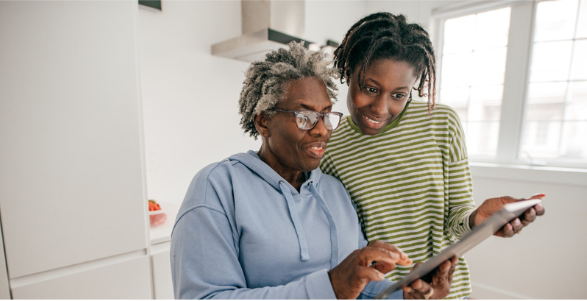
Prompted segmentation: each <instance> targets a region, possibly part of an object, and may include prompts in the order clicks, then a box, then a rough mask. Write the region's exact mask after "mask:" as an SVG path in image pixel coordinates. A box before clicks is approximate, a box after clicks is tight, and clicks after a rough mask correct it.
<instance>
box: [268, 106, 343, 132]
mask: <svg viewBox="0 0 587 301" xmlns="http://www.w3.org/2000/svg"><path fill="white" fill-rule="evenodd" d="M270 111H278V112H285V113H293V114H294V116H295V117H296V125H297V126H298V128H299V129H300V130H304V131H309V130H311V129H313V128H314V127H315V126H316V124H318V120H319V119H320V117H322V120H324V125H326V129H327V130H329V131H333V130H335V129H336V128H337V127H338V125H339V124H340V120H341V118H342V113H340V112H326V113H318V112H315V111H310V110H297V111H292V110H284V109H271V110H270Z"/></svg>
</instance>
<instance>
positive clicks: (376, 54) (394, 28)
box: [334, 12, 436, 112]
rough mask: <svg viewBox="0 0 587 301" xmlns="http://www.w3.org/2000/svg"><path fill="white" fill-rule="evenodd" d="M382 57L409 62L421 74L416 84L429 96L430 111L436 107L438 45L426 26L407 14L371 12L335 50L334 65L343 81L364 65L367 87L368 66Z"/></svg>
mask: <svg viewBox="0 0 587 301" xmlns="http://www.w3.org/2000/svg"><path fill="white" fill-rule="evenodd" d="M379 59H393V60H395V61H398V62H405V63H407V64H409V65H410V66H411V67H412V68H413V69H414V72H415V75H416V76H417V77H419V84H418V87H417V88H415V90H417V91H418V96H419V97H424V96H428V111H429V112H430V110H432V109H433V108H434V105H435V96H436V93H435V88H436V76H435V72H436V66H435V59H434V49H433V47H432V42H431V41H430V37H429V35H428V32H426V30H424V29H423V28H422V27H421V26H420V25H418V24H416V23H407V21H406V17H405V16H403V15H397V16H396V15H393V14H391V13H386V12H380V13H374V14H371V15H368V16H366V17H364V18H362V19H361V20H359V21H358V22H357V23H355V24H354V25H353V26H352V27H351V28H350V29H349V31H348V32H347V33H346V35H345V37H344V39H343V41H342V43H341V44H340V46H338V48H337V49H336V50H335V52H334V67H335V68H337V69H338V70H339V72H340V82H341V83H344V82H345V81H346V82H349V80H350V78H351V75H352V74H353V71H354V70H355V68H357V67H360V68H361V69H360V70H359V77H358V84H359V87H360V88H361V89H363V88H364V87H365V72H366V70H367V69H368V68H369V66H370V65H371V63H372V62H374V61H376V60H379ZM426 90H427V91H426Z"/></svg>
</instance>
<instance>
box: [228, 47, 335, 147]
mask: <svg viewBox="0 0 587 301" xmlns="http://www.w3.org/2000/svg"><path fill="white" fill-rule="evenodd" d="M302 45H303V43H299V44H298V43H295V42H291V43H289V45H288V46H289V50H287V49H278V50H276V51H272V52H270V53H268V54H267V55H266V58H265V60H264V61H256V62H253V63H252V64H251V66H250V67H249V69H248V70H247V72H246V73H245V80H244V82H243V89H242V90H241V94H240V99H239V101H238V104H239V113H240V114H241V115H242V117H241V121H240V124H241V125H242V127H243V129H244V130H245V133H249V134H250V136H252V137H253V138H255V139H257V137H258V136H259V132H258V131H257V129H256V128H255V122H254V118H255V115H257V114H259V113H261V112H267V113H268V114H269V115H272V114H271V113H273V112H271V113H270V112H268V110H270V109H273V108H274V107H275V106H276V105H277V104H278V103H279V102H280V101H281V100H283V99H285V97H286V91H287V86H288V84H289V83H291V82H293V81H296V80H300V79H303V78H306V77H315V78H318V79H321V80H322V81H323V82H324V84H326V87H327V90H328V96H329V97H330V99H331V100H332V102H335V101H336V91H337V90H338V88H337V87H336V85H335V84H334V81H333V79H336V78H338V71H337V70H336V69H333V68H329V67H328V65H329V64H330V62H328V61H327V60H324V54H323V53H322V52H315V51H310V50H307V49H306V48H304V46H302Z"/></svg>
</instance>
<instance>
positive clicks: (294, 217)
mask: <svg viewBox="0 0 587 301" xmlns="http://www.w3.org/2000/svg"><path fill="white" fill-rule="evenodd" d="M279 188H281V193H282V194H283V195H284V196H285V199H286V201H287V208H288V209H289V216H290V218H291V221H292V222H293V224H294V228H295V230H296V234H297V235H298V242H299V244H300V253H301V259H302V261H308V260H310V253H309V252H308V243H307V241H306V234H305V233H304V228H303V227H302V223H301V222H300V218H299V216H298V210H297V209H296V204H295V203H294V199H293V196H292V195H291V191H290V190H289V187H287V185H286V184H285V182H284V181H279Z"/></svg>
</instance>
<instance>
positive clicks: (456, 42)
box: [442, 15, 475, 54]
mask: <svg viewBox="0 0 587 301" xmlns="http://www.w3.org/2000/svg"><path fill="white" fill-rule="evenodd" d="M474 33H475V15H469V16H464V17H460V18H454V19H449V20H447V21H446V22H445V23H444V47H443V50H442V52H443V53H444V54H450V53H455V52H463V51H467V50H469V51H470V50H473V39H470V38H469V39H463V37H473V36H474Z"/></svg>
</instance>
